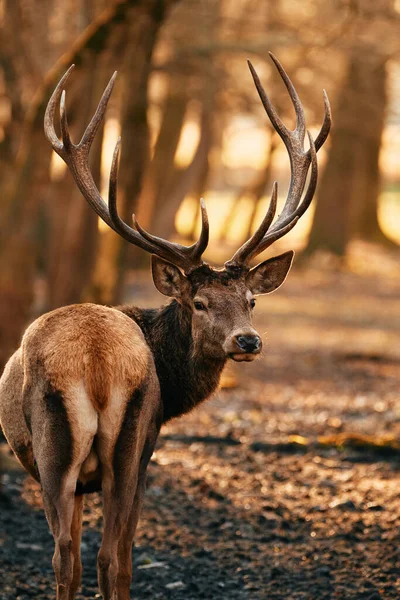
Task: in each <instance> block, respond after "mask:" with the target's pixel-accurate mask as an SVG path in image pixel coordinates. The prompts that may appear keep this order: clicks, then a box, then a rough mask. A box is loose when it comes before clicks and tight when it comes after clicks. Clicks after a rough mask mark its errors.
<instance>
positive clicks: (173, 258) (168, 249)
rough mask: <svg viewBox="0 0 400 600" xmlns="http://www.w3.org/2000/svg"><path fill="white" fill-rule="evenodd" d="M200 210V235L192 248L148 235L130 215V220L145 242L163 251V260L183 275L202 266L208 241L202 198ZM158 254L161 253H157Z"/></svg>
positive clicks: (205, 211) (206, 220) (207, 226)
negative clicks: (177, 267)
mask: <svg viewBox="0 0 400 600" xmlns="http://www.w3.org/2000/svg"><path fill="white" fill-rule="evenodd" d="M200 208H201V233H200V237H199V239H198V240H197V242H196V243H195V244H193V245H192V246H182V245H181V244H177V243H172V242H169V241H168V240H164V239H163V238H160V237H157V236H156V235H153V234H151V233H149V232H148V231H146V230H145V229H143V227H142V226H141V225H140V224H139V223H138V221H137V219H136V216H135V215H132V220H133V224H134V227H135V228H136V230H137V231H138V232H139V233H140V235H141V236H142V237H143V238H144V239H145V240H147V241H148V242H150V243H151V244H154V245H155V246H157V248H159V249H160V250H162V251H163V254H162V256H163V258H165V259H166V260H169V261H170V262H174V264H178V265H179V266H181V267H182V268H183V270H184V271H185V273H190V271H192V270H193V269H195V268H197V267H199V266H201V265H202V264H203V261H202V259H201V256H202V254H203V252H204V251H205V249H206V248H207V245H208V239H209V224H208V216H207V209H206V205H205V202H204V200H203V198H201V199H200ZM158 254H161V253H160V252H159V253H158ZM177 256H178V257H179V263H178V262H177Z"/></svg>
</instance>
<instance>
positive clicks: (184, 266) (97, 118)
mask: <svg viewBox="0 0 400 600" xmlns="http://www.w3.org/2000/svg"><path fill="white" fill-rule="evenodd" d="M271 58H272V60H273V62H274V63H275V66H276V67H277V69H278V71H279V73H280V75H281V77H282V79H283V81H284V83H285V85H286V88H287V90H288V92H289V95H290V98H291V100H292V103H293V106H294V109H295V113H296V127H295V129H294V130H293V131H291V130H289V129H288V128H287V127H286V126H285V125H284V124H283V122H282V121H281V120H280V118H279V117H278V115H277V113H276V112H275V109H274V108H273V106H272V104H271V102H270V100H269V98H268V96H267V94H266V93H265V91H264V89H263V87H262V85H261V83H260V80H259V78H258V76H257V73H256V72H255V70H254V68H253V66H252V64H251V63H250V62H249V63H248V64H249V68H250V71H251V74H252V76H253V80H254V83H255V85H256V88H257V90H258V93H259V95H260V98H261V101H262V103H263V105H264V108H265V110H266V112H267V114H268V116H269V118H270V120H271V123H272V125H273V126H274V128H275V129H276V131H277V132H278V134H279V135H280V137H281V138H282V140H283V142H284V144H285V146H286V149H287V151H288V154H289V159H290V165H291V181H290V187H289V191H288V195H287V198H286V201H285V204H284V208H283V210H282V212H281V214H280V215H279V217H278V218H277V219H276V220H275V221H274V217H275V213H276V206H277V196H278V186H277V183H276V182H275V183H274V185H273V189H272V194H271V201H270V205H269V209H268V211H267V214H266V215H265V217H264V219H263V221H262V223H261V224H260V226H259V227H258V229H257V231H256V232H255V233H254V234H253V236H252V237H251V238H250V239H249V240H248V241H246V242H245V243H244V244H243V245H242V246H241V248H239V250H238V251H237V252H236V253H235V254H234V256H233V257H232V258H231V259H230V260H229V261H228V262H226V263H225V265H224V268H222V269H216V268H212V267H210V266H209V265H207V264H206V263H205V262H204V261H203V259H202V255H203V253H204V251H205V249H206V247H207V244H208V237H209V225H208V218H207V212H206V207H205V204H204V202H203V201H202V200H201V201H200V202H201V220H202V227H201V233H200V237H199V239H198V240H197V242H196V243H195V244H193V245H192V246H182V245H181V244H178V243H173V242H170V241H168V240H165V239H162V238H159V237H156V236H154V235H152V234H150V233H148V232H147V231H145V230H144V229H143V228H142V227H141V226H140V224H139V223H138V222H137V220H136V218H135V216H134V215H133V227H131V226H129V225H128V224H127V223H125V222H124V221H123V220H122V219H121V218H120V216H119V214H118V210H117V171H118V157H119V149H120V139H118V141H117V144H116V146H115V150H114V155H113V161H112V166H111V173H110V183H109V197H108V206H107V204H106V203H105V202H104V200H103V198H102V197H101V195H100V193H99V191H98V189H97V187H96V185H95V183H94V181H93V177H92V175H91V173H90V169H89V165H88V157H89V151H90V147H91V144H92V142H93V139H94V137H95V135H96V132H97V130H98V127H99V125H100V123H101V121H102V119H103V116H104V113H105V111H106V107H107V103H108V100H109V98H110V95H111V92H112V89H113V86H114V81H115V77H116V73H114V75H113V76H112V78H111V80H110V82H109V84H108V86H107V88H106V90H105V91H104V94H103V96H102V98H101V100H100V103H99V105H98V107H97V110H96V112H95V114H94V116H93V118H92V120H91V122H90V123H89V125H88V127H87V129H86V131H85V133H84V135H83V137H82V139H81V141H80V142H79V144H76V145H75V144H73V143H72V141H71V138H70V134H69V129H68V122H67V113H66V106H65V91H63V88H64V85H65V83H66V82H67V79H68V78H69V76H70V74H71V71H72V69H73V66H72V67H70V69H69V70H68V71H67V72H66V73H65V75H64V76H63V78H62V79H61V80H60V82H59V84H58V85H57V87H56V89H55V91H54V93H53V95H52V96H51V98H50V101H49V103H48V106H47V109H46V114H45V134H46V137H47V139H48V140H49V141H50V143H51V145H52V147H53V149H54V150H55V151H56V152H57V154H58V155H59V156H60V157H61V158H62V159H63V160H64V161H65V162H66V164H67V165H68V167H69V169H70V171H71V173H72V175H73V177H74V179H75V181H76V183H77V185H78V187H79V189H80V191H81V193H82V194H83V196H84V198H85V199H86V200H87V202H88V203H89V204H90V206H91V207H92V208H93V209H94V211H95V212H96V213H97V214H98V215H99V216H100V217H101V218H102V219H103V221H105V222H106V223H107V224H108V225H109V226H110V227H111V228H112V229H113V230H114V231H116V232H117V233H118V234H119V235H120V236H122V237H123V238H124V239H125V240H127V241H128V242H130V243H132V244H134V245H136V246H139V247H140V248H142V249H143V250H146V251H147V252H150V253H151V254H152V274H153V280H154V283H155V286H156V288H157V289H158V290H159V291H160V292H161V293H162V294H164V295H166V296H169V297H173V298H175V299H176V300H177V301H178V302H179V303H180V304H181V305H182V307H184V309H185V310H186V311H189V312H190V313H191V323H192V325H191V326H192V337H193V343H194V346H195V347H199V348H201V349H202V352H203V354H205V355H207V356H208V357H210V358H216V359H224V358H228V357H229V358H232V359H233V360H236V361H250V360H253V359H254V358H255V357H256V355H257V354H259V353H260V352H261V347H262V342H261V339H260V336H259V335H258V334H257V332H256V331H255V330H254V328H253V326H252V309H253V308H254V305H255V296H257V295H259V294H268V293H270V292H273V291H274V290H276V289H277V288H278V287H279V286H280V285H282V283H283V282H284V280H285V278H286V276H287V274H288V272H289V269H290V267H291V264H292V261H293V256H294V252H293V251H289V252H285V253H284V254H281V255H280V256H276V257H274V258H271V259H269V260H266V261H264V262H262V263H261V264H259V265H257V266H255V267H253V268H250V262H251V261H252V260H253V259H254V258H255V257H256V256H257V255H258V254H260V253H261V252H263V251H264V250H265V249H266V248H268V247H269V246H271V245H272V244H273V243H274V242H275V241H276V240H278V239H279V238H282V237H283V236H284V235H285V234H286V233H288V232H289V231H290V230H291V229H292V228H293V227H294V226H295V225H296V223H297V221H298V220H299V218H300V217H301V216H302V215H303V214H304V213H305V211H306V210H307V208H308V207H309V205H310V203H311V200H312V198H313V196H314V192H315V188H316V184H317V175H318V166H317V156H316V153H317V151H318V150H319V148H320V147H321V146H322V144H323V143H324V142H325V140H326V138H327V136H328V133H329V130H330V125H331V114H330V106H329V101H328V97H327V95H326V93H325V91H324V102H325V116H324V121H323V124H322V127H321V130H320V132H319V134H318V136H317V138H316V140H315V142H314V140H313V138H312V136H311V134H310V133H309V132H307V135H308V139H309V149H308V150H305V149H304V139H305V135H306V125H305V117H304V111H303V107H302V105H301V102H300V99H299V97H298V95H297V92H296V90H295V88H294V86H293V84H292V82H291V81H290V79H289V77H288V75H287V74H286V72H285V71H284V69H283V67H282V66H281V64H280V63H279V61H278V60H277V59H276V58H275V57H274V56H273V55H272V54H271ZM58 103H60V129H61V138H62V141H60V140H59V138H58V137H57V134H56V132H55V129H54V124H53V121H54V113H55V110H56V106H57V105H58ZM310 166H311V174H310V178H309V183H308V186H307V189H306V191H305V194H304V198H303V199H302V196H303V192H304V190H305V188H306V179H307V173H308V171H309V168H310Z"/></svg>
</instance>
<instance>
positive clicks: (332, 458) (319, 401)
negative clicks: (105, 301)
mask: <svg viewBox="0 0 400 600" xmlns="http://www.w3.org/2000/svg"><path fill="white" fill-rule="evenodd" d="M397 265H398V262H397ZM397 265H395V264H389V266H388V265H385V268H383V267H381V264H380V262H379V260H377V261H376V265H375V266H376V267H377V268H376V269H375V270H374V268H373V265H371V264H368V265H364V266H365V268H364V267H362V268H357V269H356V270H355V271H354V270H353V271H346V272H340V271H337V272H332V271H331V272H328V273H327V272H324V271H323V270H312V269H308V270H297V271H295V272H293V273H292V274H291V275H290V277H289V278H288V281H287V282H286V283H285V285H284V286H283V288H282V289H281V290H279V291H278V292H277V293H276V294H273V295H271V296H270V297H266V298H262V299H261V298H260V299H259V300H258V303H257V310H256V317H255V323H256V327H257V328H258V331H259V332H260V333H262V334H263V337H264V343H265V350H264V353H263V356H262V358H261V359H260V360H258V361H257V362H255V363H252V364H248V365H243V364H241V365H235V366H231V367H229V369H228V371H227V374H226V376H225V379H224V389H222V390H221V391H219V392H218V394H217V395H216V396H215V397H214V398H213V399H212V400H211V401H209V402H207V403H205V404H204V405H202V406H200V407H199V408H198V409H197V410H196V411H194V412H193V413H192V414H190V415H187V416H185V417H183V418H181V419H180V420H177V421H175V422H172V423H171V424H169V425H168V426H167V427H165V428H164V429H163V431H162V435H161V436H160V440H159V443H158V446H157V450H156V452H155V454H154V456H153V460H152V462H151V465H150V467H149V486H148V490H147V495H146V501H145V506H144V510H143V514H142V518H141V521H140V525H139V528H138V535H137V544H136V547H135V549H134V552H133V561H134V565H135V569H134V582H133V585H132V594H133V597H134V598H135V599H137V600H144V599H150V598H151V599H152V600H156V599H163V600H164V599H174V600H198V599H201V598H202V599H207V600H214V599H215V600H236V599H241V600H253V599H254V600H261V599H262V600H275V599H277V600H278V599H279V600H300V599H302V600H303V599H304V600H325V599H326V600H328V599H338V600H339V599H340V600H359V599H360V600H361V599H365V600H378V599H393V600H394V599H399V598H400V402H399V393H400V342H399V340H400V278H399V277H398V275H397V272H398V267H397ZM134 282H135V278H133V283H132V285H131V286H130V289H129V291H130V296H131V297H132V299H134V301H135V302H137V303H141V302H143V303H146V302H148V301H149V299H150V298H151V297H152V298H153V301H154V293H153V292H152V291H151V287H150V282H149V280H148V279H147V283H146V284H145V285H144V284H143V285H142V284H140V285H139V284H137V283H134ZM156 302H157V299H156ZM265 332H268V335H267V334H266V333H265ZM3 450H4V448H3ZM4 453H6V452H5V450H4V452H3V454H4ZM6 462H7V465H8V468H6V475H5V479H4V491H5V494H6V496H7V499H8V501H7V502H5V503H4V505H3V506H2V507H1V509H0V531H1V534H0V581H2V582H3V583H2V584H1V588H0V599H1V600H11V599H12V600H15V599H17V600H27V599H29V598H36V599H38V600H48V599H50V598H54V597H55V592H54V580H53V573H52V567H51V556H52V551H53V542H52V538H51V536H50V534H49V532H48V528H47V523H46V521H45V517H44V513H43V511H42V510H41V499H40V492H39V487H38V485H37V484H36V483H34V482H33V481H32V480H31V479H30V478H28V477H25V475H24V474H23V472H21V471H18V470H17V469H16V464H15V463H14V462H13V461H12V459H11V458H9V457H8V455H7V460H6ZM84 523H85V529H84V534H83V543H82V555H83V563H84V575H83V587H82V591H81V592H80V594H79V595H78V598H79V599H83V598H85V599H88V598H94V597H96V594H97V586H96V570H95V562H96V553H97V550H98V547H99V541H100V531H101V525H102V517H101V499H100V497H99V496H98V495H96V494H93V495H91V496H88V497H87V500H86V508H85V520H84ZM97 597H99V596H97Z"/></svg>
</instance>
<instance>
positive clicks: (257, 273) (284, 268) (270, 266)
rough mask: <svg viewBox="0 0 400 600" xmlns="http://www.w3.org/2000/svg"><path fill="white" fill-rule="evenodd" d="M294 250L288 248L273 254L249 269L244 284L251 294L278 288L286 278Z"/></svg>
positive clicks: (267, 292) (268, 291)
mask: <svg viewBox="0 0 400 600" xmlns="http://www.w3.org/2000/svg"><path fill="white" fill-rule="evenodd" d="M293 256H294V252H293V250H290V251H289V252H285V253H284V254H280V256H274V257H273V258H269V259H268V260H266V261H264V262H262V263H260V264H259V265H257V266H256V267H254V269H251V271H249V273H248V274H247V277H246V285H247V287H248V288H249V290H251V292H252V293H253V294H255V295H256V294H269V293H270V292H273V291H274V290H276V289H278V287H280V286H281V285H282V283H283V282H284V281H285V279H286V275H287V274H288V273H289V271H290V267H291V266H292V262H293Z"/></svg>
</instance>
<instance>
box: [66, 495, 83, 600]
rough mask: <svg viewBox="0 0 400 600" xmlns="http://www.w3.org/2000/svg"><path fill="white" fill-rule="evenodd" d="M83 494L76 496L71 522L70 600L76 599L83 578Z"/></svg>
mask: <svg viewBox="0 0 400 600" xmlns="http://www.w3.org/2000/svg"><path fill="white" fill-rule="evenodd" d="M82 510H83V496H75V499H74V514H73V517H72V524H71V539H72V545H71V551H72V556H73V560H74V566H73V572H72V581H71V585H70V590H69V600H74V598H75V595H76V592H77V591H78V588H79V586H80V584H81V580H82V562H81V538H82Z"/></svg>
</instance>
